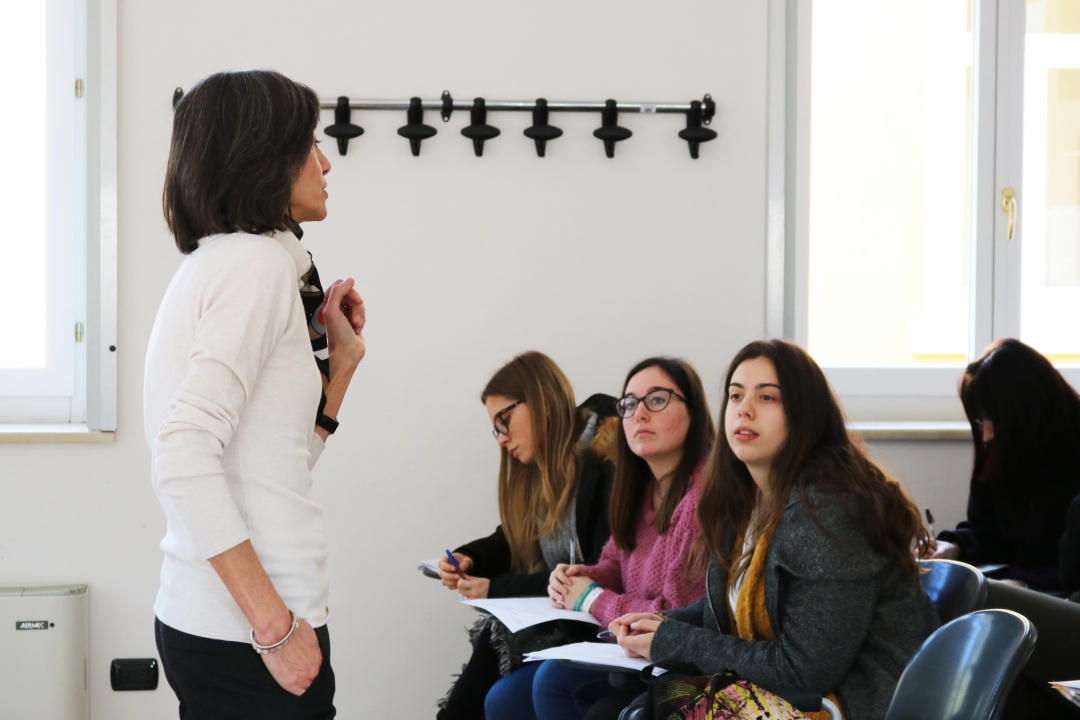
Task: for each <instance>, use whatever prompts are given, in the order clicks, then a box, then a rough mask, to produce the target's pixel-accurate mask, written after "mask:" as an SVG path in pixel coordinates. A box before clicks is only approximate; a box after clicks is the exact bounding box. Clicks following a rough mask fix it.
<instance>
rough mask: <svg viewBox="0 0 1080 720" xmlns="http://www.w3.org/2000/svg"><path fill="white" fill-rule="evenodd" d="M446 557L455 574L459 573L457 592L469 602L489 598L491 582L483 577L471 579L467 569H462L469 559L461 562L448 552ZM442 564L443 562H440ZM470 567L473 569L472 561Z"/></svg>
mask: <svg viewBox="0 0 1080 720" xmlns="http://www.w3.org/2000/svg"><path fill="white" fill-rule="evenodd" d="M446 557H447V559H448V560H449V561H450V564H451V565H453V567H454V572H455V573H457V576H458V581H457V591H458V592H459V593H460V594H461V596H462V597H464V598H467V599H469V600H480V599H483V598H486V597H487V596H488V588H489V586H490V585H491V581H490V580H488V579H487V578H482V577H475V576H474V577H469V576H468V575H466V574H465V569H464V568H463V567H462V566H463V565H464V561H465V560H469V558H463V559H462V560H459V559H458V557H457V555H455V554H453V553H451V552H450V551H449V550H447V551H446ZM440 564H441V561H440ZM469 567H472V563H471V561H470V563H469Z"/></svg>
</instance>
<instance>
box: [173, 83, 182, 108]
mask: <svg viewBox="0 0 1080 720" xmlns="http://www.w3.org/2000/svg"><path fill="white" fill-rule="evenodd" d="M183 97H184V88H179V87H178V88H176V89H175V90H173V91H172V109H173V110H174V111H175V110H176V106H177V105H179V104H180V100H181V98H183Z"/></svg>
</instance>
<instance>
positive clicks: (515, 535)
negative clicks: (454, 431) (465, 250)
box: [438, 352, 618, 720]
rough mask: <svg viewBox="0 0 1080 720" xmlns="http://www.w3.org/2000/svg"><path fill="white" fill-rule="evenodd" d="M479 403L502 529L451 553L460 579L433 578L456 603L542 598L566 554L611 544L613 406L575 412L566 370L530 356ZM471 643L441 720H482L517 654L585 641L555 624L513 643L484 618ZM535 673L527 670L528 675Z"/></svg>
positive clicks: (589, 553) (449, 574) (602, 400)
mask: <svg viewBox="0 0 1080 720" xmlns="http://www.w3.org/2000/svg"><path fill="white" fill-rule="evenodd" d="M480 399H481V400H482V401H483V403H484V404H485V405H486V406H487V410H488V415H489V416H490V417H491V422H492V425H493V426H494V430H493V433H494V435H495V438H496V440H497V441H498V444H499V449H500V455H501V461H500V464H499V481H498V488H499V517H500V519H501V520H502V524H501V525H500V526H499V527H498V528H497V529H496V530H495V532H494V533H493V534H492V535H491V536H489V537H486V538H482V539H480V540H476V541H474V542H471V543H469V544H467V545H463V546H462V547H460V548H458V549H457V550H456V551H455V552H454V553H453V554H454V557H455V559H456V560H457V561H458V563H459V564H460V565H461V567H462V570H464V572H465V577H464V578H462V577H460V576H459V575H458V573H457V571H456V570H455V568H454V566H453V565H452V564H450V562H449V561H448V560H446V559H443V560H442V561H441V562H440V563H439V574H440V576H441V577H442V582H443V584H444V585H446V586H447V587H448V588H450V589H451V590H453V591H455V596H456V594H457V593H460V594H462V595H465V596H466V597H470V598H485V597H492V598H498V597H522V596H530V595H537V596H540V595H544V594H545V593H546V592H547V585H548V576H549V575H550V573H551V570H552V568H554V567H555V566H556V565H557V564H558V563H566V562H569V561H570V559H571V557H572V555H571V544H573V547H574V550H573V556H574V557H577V558H583V559H585V561H586V562H596V560H597V559H598V558H599V557H600V551H601V550H602V549H603V547H604V543H606V542H607V539H608V537H609V536H610V535H611V531H610V528H609V527H608V497H609V495H610V493H611V481H612V474H613V472H614V465H613V463H612V461H613V460H614V438H615V432H616V426H617V425H618V421H617V420H616V419H615V417H614V416H615V398H613V397H610V396H607V395H594V396H592V397H590V398H589V399H588V400H586V401H585V403H584V404H583V405H582V407H581V408H575V405H574V391H573V389H572V388H571V387H570V381H569V380H567V379H566V376H565V375H564V374H563V372H562V370H560V369H559V367H558V366H557V365H556V364H555V363H554V361H552V360H551V358H549V357H548V356H546V355H544V354H542V353H538V352H527V353H523V354H522V355H519V356H518V357H516V358H514V359H513V360H511V361H510V362H509V363H507V364H506V365H505V366H503V367H502V368H501V369H500V370H499V371H498V372H496V373H495V375H494V376H492V378H491V380H490V381H489V382H488V384H487V387H485V388H484V392H483V393H482V394H481V396H480ZM568 624H569V623H568ZM572 625H574V626H576V625H579V623H573V624H572ZM593 631H594V632H593V634H594V635H595V628H593ZM469 635H470V638H471V640H472V645H473V654H472V657H471V658H470V659H469V662H468V664H467V665H466V666H465V667H464V668H463V669H462V673H461V676H460V677H459V678H458V680H457V682H455V683H454V686H453V687H452V688H451V690H450V692H449V693H448V694H447V696H446V697H445V698H443V700H441V701H440V702H439V706H440V707H441V708H442V709H441V710H440V711H439V713H438V718H439V719H440V720H452V719H454V718H467V719H468V720H475V718H480V717H482V716H483V714H484V701H485V698H486V696H487V694H488V690H489V689H490V688H491V686H492V685H494V684H495V682H496V681H497V680H498V679H499V678H500V677H502V676H503V675H507V674H508V673H510V672H511V671H512V670H516V669H518V668H519V667H521V664H522V653H524V652H530V651H534V650H542V649H544V648H547V647H554V646H555V645H561V644H563V643H565V642H568V641H574V642H577V641H579V640H581V639H584V637H572V638H566V637H564V636H563V635H564V633H563V632H562V631H560V628H559V627H556V624H555V623H544V624H543V625H539V626H536V627H533V628H527V629H525V630H522V631H520V632H518V633H510V632H509V631H508V630H507V629H506V627H505V626H504V625H502V624H501V623H499V621H498V620H496V619H495V618H494V617H492V616H490V615H483V616H481V617H480V618H479V619H478V620H477V622H476V625H475V627H474V628H473V629H472V631H471V632H470V633H469ZM533 666H535V663H532V664H530V665H528V666H526V669H527V672H528V673H529V674H531V673H532V672H534V669H529V668H531V667H533Z"/></svg>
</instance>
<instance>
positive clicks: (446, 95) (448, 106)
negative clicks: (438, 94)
mask: <svg viewBox="0 0 1080 720" xmlns="http://www.w3.org/2000/svg"><path fill="white" fill-rule="evenodd" d="M440 114H441V115H442V121H443V122H450V116H451V115H453V114H454V98H453V97H451V96H450V91H449V90H443V91H442V111H441V112H440Z"/></svg>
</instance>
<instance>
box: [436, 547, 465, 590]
mask: <svg viewBox="0 0 1080 720" xmlns="http://www.w3.org/2000/svg"><path fill="white" fill-rule="evenodd" d="M454 559H455V560H457V561H458V564H459V565H461V569H462V570H464V571H465V572H466V573H467V572H469V569H470V568H471V567H472V566H473V561H472V558H471V557H469V556H468V555H465V554H462V553H454ZM439 579H440V580H441V581H442V584H443V585H444V586H446V587H447V588H449V589H450V590H457V589H458V580H460V579H461V575H459V574H458V571H457V568H455V567H454V566H453V565H451V564H450V561H449V560H447V559H446V558H445V557H444V558H439ZM469 579H470V580H472V579H473V578H469Z"/></svg>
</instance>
